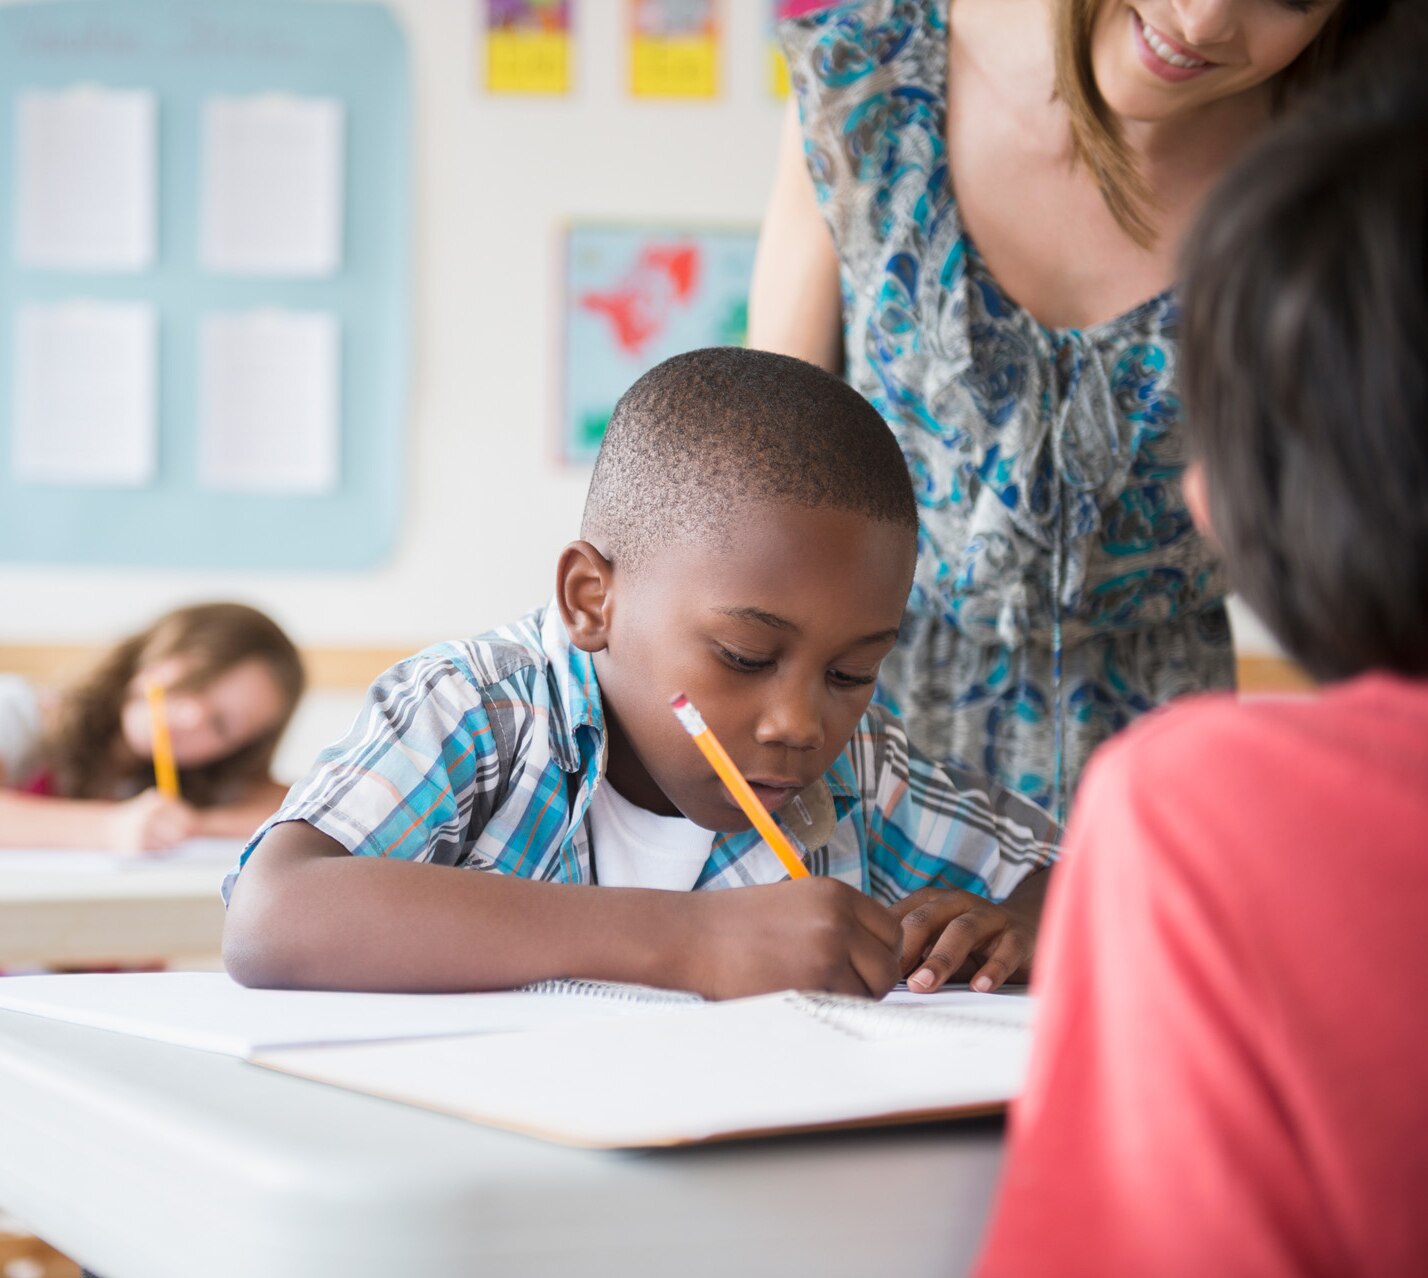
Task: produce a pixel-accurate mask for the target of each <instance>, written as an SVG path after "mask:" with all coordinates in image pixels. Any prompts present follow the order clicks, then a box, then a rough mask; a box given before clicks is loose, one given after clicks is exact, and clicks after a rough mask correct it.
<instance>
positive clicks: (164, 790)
mask: <svg viewBox="0 0 1428 1278" xmlns="http://www.w3.org/2000/svg"><path fill="white" fill-rule="evenodd" d="M147 691H148V694H149V723H150V725H151V727H150V734H151V735H152V737H153V741H154V782H155V784H156V785H157V786H158V787H159V793H160V794H162V795H163V796H164V797H165V798H167V799H177V798H178V797H179V780H178V769H177V768H176V767H174V748H173V744H172V742H170V741H169V717H168V715H167V714H166V713H165V712H164V685H163V684H161V683H160V682H159V681H158V680H157V679H150V680H149V681H148V684H147Z"/></svg>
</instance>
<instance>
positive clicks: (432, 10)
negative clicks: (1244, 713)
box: [0, 0, 1272, 770]
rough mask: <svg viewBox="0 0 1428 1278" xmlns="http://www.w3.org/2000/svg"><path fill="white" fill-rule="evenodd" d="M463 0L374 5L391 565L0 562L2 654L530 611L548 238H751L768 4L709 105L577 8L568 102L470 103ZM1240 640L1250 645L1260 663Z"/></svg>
mask: <svg viewBox="0 0 1428 1278" xmlns="http://www.w3.org/2000/svg"><path fill="white" fill-rule="evenodd" d="M12 2H13V0H0V3H12ZM293 2H294V3H309V2H313V3H321V2H322V0H293ZM479 2H480V0H390V3H389V4H388V6H387V7H388V8H389V9H390V10H391V11H392V12H393V13H394V14H395V15H396V17H397V19H398V21H399V22H400V23H401V25H402V26H403V28H404V29H405V32H406V35H407V39H408V42H409V55H410V63H411V72H412V86H413V102H412V120H413V134H414V136H413V139H412V144H413V146H412V151H413V169H412V173H411V181H412V189H413V219H412V220H413V231H414V238H415V243H414V246H413V258H412V332H411V350H410V358H411V376H410V385H411V391H410V403H409V412H408V419H407V424H406V438H407V442H408V458H409V461H408V471H407V475H406V494H405V504H404V517H403V520H402V524H401V528H400V532H399V534H398V536H397V538H396V543H395V548H394V550H393V552H392V554H391V555H390V557H389V558H388V559H387V560H386V561H385V562H384V563H382V564H381V565H380V566H378V567H376V568H373V569H371V570H368V571H362V572H353V573H346V572H344V573H319V572H286V573H284V572H261V573H257V572H242V571H231V570H229V571H204V572H187V571H168V570H158V569H113V568H106V569H102V570H97V569H83V568H73V567H63V568H61V567H48V566H35V565H14V564H7V563H3V562H0V646H3V645H6V644H11V645H15V644H35V643H51V642H64V643H102V642H105V641H108V640H110V639H112V638H113V637H115V636H117V635H118V634H120V633H122V632H124V631H126V630H129V629H131V628H133V627H135V626H137V625H139V624H142V623H143V622H144V621H146V620H147V619H148V618H149V617H151V616H152V615H153V614H155V613H158V612H160V611H162V610H164V609H166V608H169V607H171V606H174V605H176V604H178V603H182V602H189V601H192V600H194V599H198V598H215V597H234V598H240V599H245V600H248V601H251V602H253V603H256V604H258V605H259V606H261V607H263V608H265V609H267V610H268V611H270V612H271V613H272V614H273V615H274V616H275V617H277V618H278V619H279V620H280V621H281V622H282V624H283V625H284V626H286V627H287V628H288V630H289V631H290V632H291V633H292V634H293V636H294V637H295V639H296V640H297V641H298V642H299V644H301V645H303V646H305V647H314V646H317V647H332V646H347V645H350V646H357V647H391V648H401V649H408V648H416V647H419V646H421V645H424V644H425V643H427V642H430V641H432V640H435V639H438V638H445V637H451V636H455V635H461V634H469V633H474V632H476V631H479V630H481V629H484V628H486V627H488V626H491V625H493V624H497V623H500V622H502V621H506V620H509V619H511V618H513V617H515V616H517V615H518V614H520V613H521V612H523V611H525V610H526V609H527V608H529V607H531V606H532V605H534V604H537V603H540V602H542V601H543V600H544V598H545V597H546V596H547V594H548V592H549V590H550V585H551V579H552V571H553V565H554V560H555V556H556V553H557V552H558V550H559V548H560V547H561V545H562V544H563V543H564V542H565V541H567V540H569V539H570V538H571V537H573V536H575V535H576V532H577V528H578V523H579V517H580V508H581V503H582V500H583V495H584V489H585V483H586V480H587V476H588V471H587V470H586V469H584V468H566V467H562V466H561V465H560V464H558V463H557V462H556V461H555V460H554V458H555V443H554V440H555V433H554V421H553V418H554V413H555V411H556V405H557V393H558V387H557V385H556V383H555V380H554V373H553V370H554V368H555V362H556V351H557V346H556V326H557V322H558V310H557V297H556V281H557V273H558V269H559V258H558V252H557V249H558V232H559V229H560V227H561V225H562V223H563V222H564V221H565V220H566V219H571V218H577V219H610V220H627V219H632V218H633V219H638V220H647V221H662V220H674V221H693V222H697V223H706V224H707V223H713V224H721V223H727V224H735V225H739V224H742V225H753V224H755V223H757V221H758V218H759V216H760V214H761V211H762V208H763V203H764V200H765V197H766V195H767V191H768V187H769V183H770V179H771V175H772V172H773V163H774V153H775V145H776V140H777V134H778V126H779V121H780V116H781V110H782V104H781V103H778V102H776V101H775V100H774V99H773V98H772V97H770V95H769V93H768V91H767V88H766V79H765V77H766V73H767V69H766V63H765V61H764V58H765V51H764V50H765V46H764V41H763V21H764V14H765V5H764V3H763V0H728V2H727V3H726V4H725V6H724V12H725V14H726V18H727V33H726V41H725V49H726V55H727V56H726V60H725V72H724V93H723V95H722V96H721V97H720V98H719V99H717V100H716V101H714V102H710V103H699V102H690V103H681V102H657V103H654V102H636V101H634V100H632V99H631V98H630V97H629V96H628V95H627V93H626V92H625V87H624V75H625V59H624V50H623V47H622V43H621V16H622V14H623V9H624V5H623V0H619V2H618V3H617V0H583V2H582V3H581V4H579V5H578V6H577V8H578V10H579V15H578V17H579V27H578V39H577V55H576V59H577V60H576V86H575V89H574V91H573V92H572V93H571V94H570V96H568V97H565V98H555V99H533V98H510V97H504V98H491V97H487V96H486V95H485V94H484V93H483V92H482V91H481V90H480V88H479V82H478V68H479V67H480V65H481V63H480V54H481V48H480V46H479V43H478V32H477V30H476V26H477V24H476V16H477V12H478V4H479ZM8 181H9V175H8V174H6V175H0V182H3V183H6V184H7V185H5V186H3V187H0V198H3V199H7V200H8V199H10V198H12V197H11V193H10V191H9V189H8ZM174 531H175V535H176V536H182V529H175V530H174ZM234 535H235V536H241V535H242V530H241V529H235V530H234ZM1240 622H1241V624H1240V631H1239V633H1240V635H1241V642H1242V646H1243V647H1244V648H1245V649H1246V650H1248V651H1266V650H1272V644H1271V643H1270V642H1269V641H1268V639H1267V636H1265V635H1264V634H1263V631H1262V630H1260V629H1259V628H1258V627H1256V626H1255V625H1254V624H1253V622H1252V619H1245V618H1240ZM324 695H325V696H326V697H327V700H328V701H329V702H331V703H332V704H331V705H328V706H327V707H326V708H325V709H324V708H323V706H322V705H315V707H314V708H311V709H310V710H309V713H308V715H307V717H306V718H304V719H300V720H299V724H298V729H299V731H298V733H297V734H296V738H295V740H294V741H293V742H292V743H290V747H289V750H288V751H285V755H287V757H288V758H289V759H291V760H293V761H294V762H295V761H297V760H300V759H305V758H306V757H308V755H309V752H310V749H311V748H312V745H311V743H312V742H316V743H318V744H320V743H321V741H323V740H325V739H326V738H327V737H328V736H329V735H330V734H331V730H335V728H334V727H333V725H336V727H337V728H340V727H341V726H342V725H343V723H345V720H346V718H347V716H348V714H349V713H350V708H351V706H350V703H351V698H350V697H346V696H334V694H324ZM289 770H291V769H289Z"/></svg>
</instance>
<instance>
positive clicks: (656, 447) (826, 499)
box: [581, 346, 917, 569]
mask: <svg viewBox="0 0 1428 1278" xmlns="http://www.w3.org/2000/svg"><path fill="white" fill-rule="evenodd" d="M750 501H786V502H789V503H790V504H793V505H799V506H805V507H814V508H816V507H832V508H835V509H839V510H848V511H853V512H856V513H858V514H862V515H866V516H867V517H869V518H871V519H875V520H879V521H884V522H890V523H898V524H902V525H904V526H905V527H906V528H908V529H909V530H910V531H915V530H916V528H917V506H916V502H915V501H914V498H913V493H912V486H911V484H910V483H909V481H908V471H907V463H906V462H905V461H904V460H903V456H902V450H901V449H900V448H899V447H898V445H897V442H896V440H895V439H894V438H893V435H892V432H891V431H890V430H888V428H887V424H886V423H885V422H884V421H883V419H882V418H881V417H880V416H879V415H878V412H877V410H876V409H874V408H873V407H872V405H871V404H869V403H868V401H867V400H865V399H864V398H863V397H862V396H861V395H859V394H858V393H857V391H855V390H853V389H852V387H850V386H849V385H848V384H847V383H846V382H844V381H842V380H841V379H840V378H837V377H834V376H833V375H832V374H830V373H827V372H824V371H823V370H822V369H820V368H816V367H814V366H813V365H812V364H808V363H805V362H804V361H803V360H800V359H794V358H792V357H791V356H788V355H775V354H772V353H770V352H768V351H755V350H746V349H744V348H742V347H738V346H711V347H707V348H705V349H703V350H695V351H689V352H688V353H686V354H683V355H677V356H675V357H674V358H673V359H669V360H666V361H665V362H664V363H662V364H660V365H658V366H657V367H656V368H654V369H652V370H651V371H650V372H648V373H646V374H645V375H644V376H643V377H641V378H640V379H639V380H638V381H637V382H636V383H635V384H634V385H633V386H631V387H630V389H629V390H628V391H626V392H625V394H624V395H623V396H622V397H621V399H620V402H619V403H618V404H617V405H616V406H615V411H614V413H613V414H612V416H611V418H610V425H609V427H608V429H607V431H606V433H605V439H604V442H603V443H602V444H601V447H600V455H599V457H598V458H597V459H596V462H595V471H594V474H593V475H592V477H591V480H590V491H589V495H588V497H587V498H586V503H585V516H584V520H583V522H582V525H581V535H582V536H583V537H586V538H587V539H589V540H590V541H593V542H595V543H596V544H597V545H599V546H600V549H601V552H602V553H603V554H604V555H605V556H606V557H607V558H608V559H609V560H610V561H611V563H612V564H614V565H615V566H616V568H617V569H618V568H622V567H628V566H631V565H634V566H638V564H639V563H640V562H641V561H642V560H643V559H644V558H645V556H646V555H648V554H649V552H650V551H651V550H652V549H654V548H656V547H658V546H659V545H660V544H661V543H664V542H666V541H668V540H670V539H672V538H675V537H679V538H682V539H688V538H691V537H700V538H705V539H708V540H711V541H713V542H714V543H715V544H717V543H718V541H719V539H720V537H721V534H723V533H724V532H726V531H727V530H728V529H729V527H730V526H731V521H733V520H736V519H737V517H738V510H739V508H740V506H741V505H744V504H746V503H748V502H750Z"/></svg>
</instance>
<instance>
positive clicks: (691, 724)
mask: <svg viewBox="0 0 1428 1278" xmlns="http://www.w3.org/2000/svg"><path fill="white" fill-rule="evenodd" d="M669 704H670V706H671V708H672V709H673V710H674V713H675V716H676V717H677V718H678V719H679V721H680V723H682V724H683V725H684V730H685V731H686V732H688V733H689V735H690V736H691V737H693V738H694V744H695V745H697V746H698V747H699V749H700V751H701V752H702V753H703V755H704V757H705V758H706V759H708V760H709V766H710V767H712V768H713V769H714V771H715V772H716V773H717V774H718V776H719V780H721V781H722V782H723V783H724V787H725V788H726V789H727V790H728V791H729V793H730V794H732V795H733V796H734V802H735V803H737V804H738V805H739V806H740V807H741V808H743V810H744V815H745V816H746V817H748V818H749V820H750V821H751V822H752V823H753V826H754V829H756V830H757V831H758V832H759V833H760V834H762V835H763V836H764V842H765V843H767V844H768V845H769V847H771V848H772V849H773V850H774V855H775V856H777V857H778V859H779V860H780V861H782V862H783V868H784V869H785V870H787V871H788V876H789V878H791V879H806V878H807V877H808V868H807V867H806V866H805V865H804V864H803V862H802V861H801V860H799V857H798V853H797V852H795V851H794V850H793V844H791V843H790V842H789V841H788V836H787V835H786V834H784V832H783V831H782V830H780V829H779V828H778V826H776V825H775V824H774V819H773V817H771V816H770V815H769V810H768V809H767V808H766V807H764V805H763V804H762V803H760V802H759V796H758V795H757V794H755V793H754V792H753V790H752V789H751V788H750V787H749V783H748V782H747V781H745V780H744V775H743V773H741V772H740V771H739V769H738V767H737V765H736V764H735V763H734V761H733V759H731V758H730V757H729V755H728V752H727V751H726V750H725V749H724V747H723V746H722V745H720V744H719V738H718V737H716V736H715V735H714V734H713V733H712V732H711V731H710V730H709V725H708V724H706V723H705V722H704V716H703V715H701V714H700V713H699V711H698V710H696V709H695V708H694V703H693V702H692V701H690V699H689V698H688V697H686V696H685V695H684V693H682V692H681V693H679V694H678V695H677V696H674V697H671V698H670V702H669Z"/></svg>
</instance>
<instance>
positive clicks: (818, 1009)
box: [788, 994, 1026, 1039]
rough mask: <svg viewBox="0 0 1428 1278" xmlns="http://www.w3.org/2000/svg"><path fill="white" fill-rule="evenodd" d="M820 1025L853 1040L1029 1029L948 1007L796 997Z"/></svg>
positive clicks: (829, 996) (835, 996) (795, 1002)
mask: <svg viewBox="0 0 1428 1278" xmlns="http://www.w3.org/2000/svg"><path fill="white" fill-rule="evenodd" d="M788 1001H789V1002H790V1003H791V1004H792V1005H793V1006H794V1007H797V1008H798V1009H799V1010H800V1011H802V1012H805V1013H807V1014H808V1015H809V1016H811V1017H813V1019H814V1020H816V1021H821V1022H822V1023H823V1024H824V1025H827V1026H829V1027H831V1028H832V1029H836V1030H840V1031H841V1032H843V1033H844V1034H848V1035H850V1036H851V1037H853V1038H861V1039H876V1038H899V1037H903V1036H905V1035H907V1034H911V1033H917V1032H922V1031H925V1030H936V1031H938V1032H940V1033H944V1034H955V1033H957V1032H959V1031H966V1030H969V1029H974V1030H982V1029H994V1030H1002V1031H1003V1032H1009V1033H1012V1034H1021V1033H1024V1032H1025V1030H1026V1026H1025V1025H1022V1024H1019V1023H1018V1022H1016V1021H1007V1020H1002V1019H1000V1018H998V1017H994V1016H978V1015H977V1013H976V1012H968V1011H964V1010H963V1009H962V1008H956V1009H955V1010H954V1009H952V1008H947V1007H940V1008H939V1007H913V1006H911V1005H910V1004H907V1003H869V1002H868V1001H867V1000H866V999H858V998H848V997H846V996H844V995H839V994H793V995H790V996H789V1000H788Z"/></svg>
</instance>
